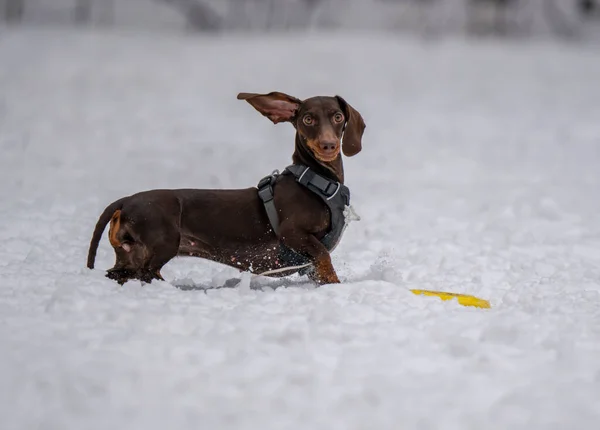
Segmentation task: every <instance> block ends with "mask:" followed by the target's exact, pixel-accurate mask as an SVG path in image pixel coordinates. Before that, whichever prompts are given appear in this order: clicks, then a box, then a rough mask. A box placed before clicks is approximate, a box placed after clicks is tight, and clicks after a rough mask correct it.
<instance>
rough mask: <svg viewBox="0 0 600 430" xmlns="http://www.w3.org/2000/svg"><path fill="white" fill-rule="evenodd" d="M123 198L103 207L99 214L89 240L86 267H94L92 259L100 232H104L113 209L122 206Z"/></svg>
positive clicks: (94, 258)
mask: <svg viewBox="0 0 600 430" xmlns="http://www.w3.org/2000/svg"><path fill="white" fill-rule="evenodd" d="M123 200H125V197H124V198H122V199H119V200H117V201H115V202H113V203H111V204H110V205H108V206H107V207H106V209H104V212H102V215H100V218H98V222H97V223H96V228H95V229H94V234H93V235H92V240H91V241H90V248H89V250H88V257H87V267H88V269H93V268H94V261H95V260H96V251H97V250H98V244H99V243H100V239H101V237H102V233H103V232H104V228H105V227H106V224H108V222H109V221H110V219H111V218H112V216H113V214H114V213H115V211H116V210H118V209H121V208H122V207H123Z"/></svg>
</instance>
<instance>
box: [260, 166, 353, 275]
mask: <svg viewBox="0 0 600 430" xmlns="http://www.w3.org/2000/svg"><path fill="white" fill-rule="evenodd" d="M279 175H280V173H279V172H278V171H277V170H276V171H274V172H273V173H272V174H270V175H269V176H265V177H264V178H262V179H261V180H260V182H259V183H258V186H257V188H258V196H259V197H260V199H261V200H262V202H263V204H264V205H265V211H266V212H267V216H268V218H269V222H270V223H271V228H273V231H274V232H275V234H277V235H278V236H279V216H278V215H277V208H276V207H275V203H274V200H273V198H274V193H273V186H274V185H275V181H276V180H277V177H278V176H279ZM281 175H292V176H294V177H295V178H296V182H298V183H299V184H300V185H302V186H304V187H306V188H308V189H309V190H310V191H312V192H313V193H315V194H316V195H317V196H319V197H320V198H321V199H322V200H323V202H325V204H326V205H327V207H328V208H329V214H330V226H329V232H328V233H327V234H326V235H325V236H324V237H323V238H322V239H321V243H322V244H323V245H324V246H325V248H327V250H328V251H329V252H331V251H333V250H334V249H335V247H336V246H337V244H338V243H339V241H340V239H341V238H342V234H343V232H344V229H345V227H346V208H347V207H348V206H350V190H349V189H348V187H346V186H345V185H343V184H341V183H339V182H337V181H333V180H331V179H328V178H326V177H324V176H321V175H319V174H317V173H316V172H314V171H313V170H312V169H310V168H309V167H307V166H304V165H302V164H292V165H291V166H288V167H286V168H285V170H284V171H283V172H282V173H281ZM279 260H280V263H281V264H282V265H283V266H295V265H303V264H307V263H309V262H310V258H309V256H307V255H303V254H299V253H297V252H296V251H294V250H292V249H290V248H288V247H287V246H285V245H283V244H280V249H279Z"/></svg>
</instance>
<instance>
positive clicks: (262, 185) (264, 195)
mask: <svg viewBox="0 0 600 430" xmlns="http://www.w3.org/2000/svg"><path fill="white" fill-rule="evenodd" d="M278 175H279V170H277V169H275V170H273V172H272V173H271V174H270V175H269V176H265V177H264V178H262V179H261V180H260V181H259V182H258V185H257V186H256V188H258V196H259V197H260V198H261V200H262V201H263V202H268V201H271V200H273V196H274V194H273V184H274V183H275V181H276V180H277V176H278Z"/></svg>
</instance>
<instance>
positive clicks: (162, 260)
mask: <svg viewBox="0 0 600 430" xmlns="http://www.w3.org/2000/svg"><path fill="white" fill-rule="evenodd" d="M138 240H139V241H140V242H141V243H143V244H144V247H145V251H146V255H145V258H144V261H143V263H142V264H141V265H139V266H138V270H137V272H136V276H135V277H136V278H138V279H140V280H142V281H143V282H147V283H150V282H152V280H154V279H156V280H160V281H164V278H163V277H162V275H161V273H160V270H161V269H162V268H163V266H164V265H165V264H167V263H168V262H169V261H170V260H171V259H172V258H173V257H175V256H177V252H178V251H179V242H180V240H181V235H180V233H179V228H178V227H177V225H175V224H174V223H173V222H172V220H170V219H168V218H162V219H160V218H158V219H153V220H149V222H148V223H147V224H146V225H145V226H144V229H143V230H142V231H141V232H140V233H139V238H138Z"/></svg>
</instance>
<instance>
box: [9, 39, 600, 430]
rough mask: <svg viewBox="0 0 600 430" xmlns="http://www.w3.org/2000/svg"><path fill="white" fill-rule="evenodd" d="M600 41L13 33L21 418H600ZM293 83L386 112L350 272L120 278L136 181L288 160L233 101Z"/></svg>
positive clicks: (252, 179) (240, 425) (483, 423)
mask: <svg viewBox="0 0 600 430" xmlns="http://www.w3.org/2000/svg"><path fill="white" fill-rule="evenodd" d="M596 49H597V48H591V47H588V48H586V47H583V46H579V47H577V46H569V45H554V44H550V43H547V44H545V43H542V42H537V43H536V44H524V43H521V44H517V43H515V44H505V45H500V44H495V43H493V42H480V43H473V42H471V43H466V42H464V41H448V42H436V43H431V44H423V43H419V42H416V41H400V40H395V39H394V38H393V37H389V36H378V37H376V36H371V37H367V36H365V35H362V36H361V35H354V36H344V35H337V36H331V35H313V36H311V37H310V38H302V37H300V36H285V37H284V36H272V38H271V39H265V38H260V37H252V38H242V37H241V36H237V37H236V38H226V37H224V38H218V39H212V40H211V39H200V38H198V39H194V38H184V37H182V38H179V37H176V36H169V37H166V36H164V37H158V36H156V35H152V36H150V35H148V34H132V33H121V34H113V35H108V34H101V33H92V34H84V33H74V32H64V31H52V30H46V31H33V30H20V31H17V30H10V31H8V30H6V29H4V30H1V29H0V151H1V157H0V220H1V221H0V272H1V276H0V345H2V346H1V354H0V417H1V418H0V420H1V421H0V428H2V429H3V430H4V429H7V430H9V429H10V430H12V429H19V430H22V429H45V430H46V429H60V430H71V429H77V430H80V429H94V430H95V429H103V430H104V429H107V428H116V429H128V430H134V429H135V430H137V429H143V430H150V429H165V428H177V429H186V428H189V429H198V428H202V429H248V430H250V429H252V430H254V429H294V430H295V429H298V430H300V429H302V430H304V429H315V430H316V429H323V430H333V429H340V430H353V429H382V430H383V429H385V430H387V429H399V428H402V429H457V430H458V429H460V430H465V429H477V430H481V429H485V430H488V429H509V428H510V429H513V430H514V429H528V430H531V429H568V428H573V429H575V428H576V429H578V430H587V429H594V428H596V426H597V423H598V420H599V419H600V216H599V215H598V214H599V213H600V198H599V196H600V194H599V191H598V190H599V187H600V173H599V172H600V170H599V169H598V166H599V165H600V164H599V163H600V121H598V118H600V103H599V100H600V81H599V76H600V56H599V55H598V53H597V50H596ZM272 90H279V91H285V92H288V93H290V94H292V95H295V96H298V97H300V98H305V97H309V96H312V95H319V94H330V95H333V94H336V93H337V94H340V95H342V96H343V97H345V98H346V99H347V100H348V102H349V103H351V104H352V105H353V106H354V107H356V108H357V109H358V110H359V111H360V112H361V113H362V114H363V116H364V118H365V121H366V123H367V126H368V128H367V131H366V133H365V137H364V142H363V145H364V151H363V152H362V153H361V154H359V155H358V156H356V157H354V158H352V159H347V160H346V161H345V166H346V172H347V184H348V186H349V187H350V189H351V190H352V192H353V205H354V207H355V208H356V210H357V212H358V213H359V214H360V215H361V216H362V221H360V222H358V223H354V224H352V225H351V226H350V228H349V229H348V230H347V234H346V236H345V237H344V239H343V241H342V243H341V244H340V246H339V247H338V248H337V250H336V251H335V253H334V256H333V261H334V265H335V267H336V268H337V270H338V274H339V275H340V277H341V278H342V279H343V284H341V285H330V286H323V287H321V288H315V287H314V286H312V285H310V284H307V283H306V280H305V279H304V278H293V277H292V278H291V279H290V280H289V281H288V282H287V283H286V284H285V285H283V286H280V283H273V282H265V281H262V280H258V281H257V280H254V281H252V283H251V284H250V287H252V288H249V287H248V283H247V282H244V283H243V286H242V287H240V288H235V289H231V288H222V289H219V288H216V287H218V286H221V285H223V283H224V282H225V280H227V279H229V278H231V277H234V276H239V275H238V274H237V273H236V272H235V271H233V270H232V269H229V268H225V267H222V266H219V265H217V264H214V263H209V262H205V261H202V260H195V259H179V260H175V261H173V262H171V263H169V265H168V266H166V267H165V269H164V270H163V274H164V275H165V277H166V279H167V282H164V283H156V284H153V285H150V286H144V287H142V286H141V285H140V284H139V283H135V282H131V283H129V284H126V285H125V286H124V287H119V286H117V285H116V284H114V283H113V282H112V281H110V280H108V279H106V278H104V276H103V272H102V269H106V268H108V267H110V266H111V264H112V262H113V254H112V252H111V250H110V247H109V245H108V242H107V240H106V236H104V238H103V241H102V243H101V247H100V251H99V256H98V259H97V269H98V270H94V271H89V270H87V269H85V268H84V264H85V258H86V253H87V247H88V243H89V239H90V235H91V233H92V229H93V226H94V224H95V222H96V219H97V217H98V215H99V214H100V212H101V211H102V209H103V208H104V207H105V205H106V204H108V203H109V202H110V201H112V200H114V199H116V198H117V197H120V196H122V195H126V194H129V193H133V192H135V191H139V190H142V189H149V188H156V187H198V188H208V187H247V186H252V185H254V184H255V183H256V182H257V181H258V180H259V179H260V178H261V177H262V176H264V175H265V174H267V173H269V172H271V171H272V170H273V169H275V168H283V167H285V165H286V164H287V163H288V162H289V161H290V155H291V151H292V144H293V130H292V128H291V126H289V125H286V124H281V125H278V126H274V125H272V124H271V123H270V122H269V121H268V120H266V119H265V118H263V117H261V116H260V115H259V114H258V113H257V112H256V111H254V110H253V109H252V108H251V107H250V106H249V105H248V104H246V103H244V102H240V101H237V100H236V99H235V96H236V94H237V93H238V92H240V91H251V92H268V91H272ZM190 284H193V285H196V286H199V287H204V288H209V289H208V290H207V291H206V292H203V291H198V290H195V291H182V290H181V289H178V288H175V287H174V286H173V285H179V286H181V285H190ZM278 285H279V288H270V287H269V286H272V287H277V286H278ZM211 287H213V288H211ZM409 288H424V289H434V290H444V291H453V292H464V293H472V294H475V295H478V296H480V297H483V298H487V299H489V300H490V301H491V304H492V309H490V310H481V309H475V308H466V307H462V306H460V305H458V304H457V303H456V302H441V301H439V300H438V299H436V298H426V297H417V296H414V295H413V294H411V293H410V292H408V289H409Z"/></svg>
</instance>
